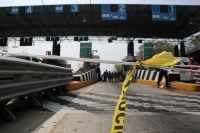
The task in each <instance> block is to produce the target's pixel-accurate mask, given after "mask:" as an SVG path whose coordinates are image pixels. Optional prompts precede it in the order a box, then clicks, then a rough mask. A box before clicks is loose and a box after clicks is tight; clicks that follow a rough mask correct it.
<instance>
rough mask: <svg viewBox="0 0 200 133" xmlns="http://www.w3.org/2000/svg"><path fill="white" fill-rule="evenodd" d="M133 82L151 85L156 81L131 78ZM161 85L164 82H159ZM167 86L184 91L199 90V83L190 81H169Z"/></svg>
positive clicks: (154, 84)
mask: <svg viewBox="0 0 200 133" xmlns="http://www.w3.org/2000/svg"><path fill="white" fill-rule="evenodd" d="M133 82H135V83H139V84H146V85H151V86H156V81H150V80H133ZM160 84H161V85H165V82H161V83H160ZM169 86H170V87H171V88H174V89H179V90H184V91H190V92H199V91H200V85H199V84H192V83H183V82H177V81H174V82H170V83H169Z"/></svg>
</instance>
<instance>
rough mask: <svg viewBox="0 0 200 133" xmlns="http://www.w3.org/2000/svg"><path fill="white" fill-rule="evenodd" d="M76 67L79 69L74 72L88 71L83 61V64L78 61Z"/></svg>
mask: <svg viewBox="0 0 200 133" xmlns="http://www.w3.org/2000/svg"><path fill="white" fill-rule="evenodd" d="M78 67H79V69H78V70H77V71H76V72H75V74H82V73H85V72H87V71H89V70H87V69H86V66H85V63H83V64H79V63H78Z"/></svg>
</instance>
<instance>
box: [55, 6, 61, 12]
mask: <svg viewBox="0 0 200 133" xmlns="http://www.w3.org/2000/svg"><path fill="white" fill-rule="evenodd" d="M55 12H56V13H62V12H63V5H56V6H55Z"/></svg>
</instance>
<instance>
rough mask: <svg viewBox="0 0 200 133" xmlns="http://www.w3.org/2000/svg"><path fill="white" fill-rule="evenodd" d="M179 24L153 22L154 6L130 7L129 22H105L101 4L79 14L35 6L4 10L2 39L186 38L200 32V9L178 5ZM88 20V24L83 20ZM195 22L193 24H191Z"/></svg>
mask: <svg viewBox="0 0 200 133" xmlns="http://www.w3.org/2000/svg"><path fill="white" fill-rule="evenodd" d="M176 12H177V21H152V11H151V5H131V4H129V5H126V20H102V19H101V16H102V15H101V14H102V11H101V4H96V5H90V4H87V5H79V12H77V13H74V12H71V13H70V12H65V13H55V5H49V6H34V12H33V13H32V14H24V13H20V14H11V7H1V8H0V37H31V36H33V37H35V36H118V37H135V38H152V37H153V36H157V37H159V38H175V39H183V38H185V37H188V36H190V35H191V34H194V33H196V32H198V31H200V6H176ZM83 17H86V22H85V23H84V22H83V21H82V19H83ZM190 21H192V25H190V24H189V22H190Z"/></svg>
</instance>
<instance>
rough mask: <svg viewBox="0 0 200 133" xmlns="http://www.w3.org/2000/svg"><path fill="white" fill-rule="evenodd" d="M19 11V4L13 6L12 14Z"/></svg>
mask: <svg viewBox="0 0 200 133" xmlns="http://www.w3.org/2000/svg"><path fill="white" fill-rule="evenodd" d="M18 12H19V7H18V6H13V7H12V8H11V14H18Z"/></svg>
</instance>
